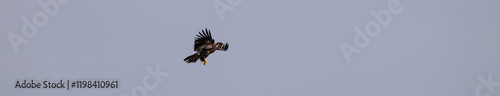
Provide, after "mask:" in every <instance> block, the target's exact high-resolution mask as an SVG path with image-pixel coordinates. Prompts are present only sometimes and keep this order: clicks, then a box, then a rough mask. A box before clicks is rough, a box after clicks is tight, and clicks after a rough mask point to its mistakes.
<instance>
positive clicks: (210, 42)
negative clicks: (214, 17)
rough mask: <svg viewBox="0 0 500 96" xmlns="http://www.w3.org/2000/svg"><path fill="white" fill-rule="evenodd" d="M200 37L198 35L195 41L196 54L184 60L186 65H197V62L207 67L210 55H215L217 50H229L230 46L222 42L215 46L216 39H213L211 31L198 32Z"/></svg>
mask: <svg viewBox="0 0 500 96" xmlns="http://www.w3.org/2000/svg"><path fill="white" fill-rule="evenodd" d="M198 34H199V35H196V36H197V37H195V40H194V51H196V53H194V54H193V55H191V56H188V57H186V58H185V59H184V61H186V63H196V61H198V59H199V60H201V61H203V65H207V59H206V58H207V57H208V55H210V54H212V53H214V52H215V51H216V50H221V51H226V50H227V49H228V48H229V44H227V43H226V44H222V43H221V42H217V43H215V44H214V42H215V41H214V39H212V34H211V33H210V30H208V29H207V28H205V30H203V29H202V30H201V32H198Z"/></svg>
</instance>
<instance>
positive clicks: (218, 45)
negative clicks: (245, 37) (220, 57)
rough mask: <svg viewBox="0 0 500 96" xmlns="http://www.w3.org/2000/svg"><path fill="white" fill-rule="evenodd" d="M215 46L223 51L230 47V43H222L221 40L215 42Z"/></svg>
mask: <svg viewBox="0 0 500 96" xmlns="http://www.w3.org/2000/svg"><path fill="white" fill-rule="evenodd" d="M215 47H216V48H217V50H222V51H226V50H227V49H228V48H229V44H227V43H226V44H222V43H221V42H217V43H215Z"/></svg>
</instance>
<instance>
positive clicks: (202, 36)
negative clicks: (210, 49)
mask: <svg viewBox="0 0 500 96" xmlns="http://www.w3.org/2000/svg"><path fill="white" fill-rule="evenodd" d="M198 33H199V35H196V36H197V37H196V38H195V40H194V51H199V50H201V49H203V48H204V47H206V46H207V45H210V44H214V42H215V41H214V39H212V34H211V33H210V30H208V29H207V28H205V30H203V29H202V30H201V32H198Z"/></svg>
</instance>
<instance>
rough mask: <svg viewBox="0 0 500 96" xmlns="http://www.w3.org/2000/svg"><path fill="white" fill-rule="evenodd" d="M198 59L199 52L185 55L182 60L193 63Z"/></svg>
mask: <svg viewBox="0 0 500 96" xmlns="http://www.w3.org/2000/svg"><path fill="white" fill-rule="evenodd" d="M198 59H200V54H199V53H194V54H193V55H191V56H188V57H186V58H185V59H184V61H186V63H195V62H196V61H198Z"/></svg>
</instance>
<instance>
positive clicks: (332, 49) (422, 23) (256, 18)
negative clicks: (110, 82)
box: [0, 0, 500, 96]
mask: <svg viewBox="0 0 500 96" xmlns="http://www.w3.org/2000/svg"><path fill="white" fill-rule="evenodd" d="M38 1H43V2H45V1H46V0H2V1H0V14H2V15H0V76H1V79H0V96H11V95H18V96H28V95H38V96H53V95H59V96H88V95H93V96H122V95H123V96H134V95H131V92H132V91H133V88H134V87H136V86H141V85H142V80H143V77H144V76H146V75H148V74H149V73H148V71H147V70H146V69H145V68H146V67H148V66H150V67H151V68H153V69H154V70H155V68H156V65H159V66H160V67H159V68H160V71H161V72H167V73H169V75H168V76H166V77H162V82H161V83H157V84H158V86H157V87H156V88H154V89H153V90H147V92H146V93H147V95H148V96H167V95H170V96H195V95H209V96H475V93H474V92H475V90H476V87H477V86H478V85H481V82H480V81H479V80H478V77H479V76H482V77H485V78H487V77H488V75H489V74H492V79H493V81H495V82H500V70H499V69H500V59H499V58H500V51H498V49H500V18H499V17H500V6H498V5H499V4H500V1H498V0H400V2H401V4H400V6H401V7H403V8H404V9H403V11H402V12H401V13H399V14H393V15H392V17H391V20H392V21H391V22H390V24H389V25H388V26H387V27H382V29H381V33H380V34H379V35H378V36H376V37H370V38H371V43H370V44H369V45H368V46H367V47H366V48H361V49H360V50H361V53H359V54H354V55H352V56H351V58H352V61H351V63H347V61H346V59H345V57H344V55H343V53H342V51H341V50H340V48H339V44H340V43H341V42H346V43H348V44H351V45H354V43H353V39H354V36H355V33H356V32H355V31H353V28H354V27H355V26H358V27H360V28H364V25H365V24H366V23H367V22H369V21H374V20H375V19H374V18H373V17H372V16H371V15H370V11H371V10H374V11H379V10H387V2H389V0H355V1H352V0H342V1H327V0H313V1H311V0H243V2H241V4H239V5H237V6H231V7H232V8H234V10H233V11H230V12H229V11H228V12H226V13H224V14H223V16H224V18H223V19H224V20H223V21H222V20H220V19H219V17H218V15H217V12H216V11H215V9H214V6H213V5H212V2H214V1H216V0H197V1H194V0H175V1H172V0H120V1H110V0H105V1H103V0H73V1H70V2H69V3H67V4H65V5H60V6H59V7H60V10H59V12H58V14H57V15H55V16H54V17H50V18H49V21H48V23H47V25H46V26H44V27H37V28H38V29H39V32H38V34H37V35H36V36H35V37H33V38H29V39H28V41H29V42H28V43H27V44H21V45H20V46H19V52H18V53H17V54H16V53H15V51H14V50H13V49H12V46H11V44H10V42H9V40H8V38H7V37H8V36H7V34H8V33H9V32H12V33H15V34H18V35H22V33H21V27H22V26H23V22H22V20H21V18H22V17H23V16H26V17H27V18H28V20H30V21H32V19H31V17H32V16H33V14H34V13H35V12H37V11H42V10H43V9H42V8H40V6H39V5H38V4H37V2H38ZM220 1H221V2H223V3H225V4H228V2H227V1H226V0H220ZM204 28H209V29H210V30H211V32H212V36H213V38H214V39H215V41H220V42H228V43H229V44H230V47H229V50H228V51H226V52H221V51H217V52H215V53H213V54H211V55H210V56H209V57H208V59H207V60H208V63H207V65H206V66H203V64H202V63H201V62H197V63H195V64H186V63H184V61H182V60H183V59H184V58H185V57H186V56H188V55H191V54H193V53H194V51H193V48H192V47H193V43H194V41H193V40H194V37H195V35H196V34H197V33H198V32H199V31H201V29H204ZM79 78H90V79H104V80H107V78H111V79H113V78H114V79H119V80H120V88H118V89H71V90H69V91H68V90H65V89H19V88H17V89H16V88H14V87H15V83H16V81H17V80H25V79H26V80H61V79H62V80H67V79H70V80H76V79H79ZM148 82H149V83H155V82H156V81H155V80H154V79H151V80H150V81H148ZM493 88H495V89H497V91H495V92H490V91H488V90H487V89H484V88H483V89H481V90H480V93H481V94H486V93H491V95H492V96H497V95H500V92H498V90H500V86H496V87H493ZM138 96H140V95H139V94H138Z"/></svg>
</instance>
